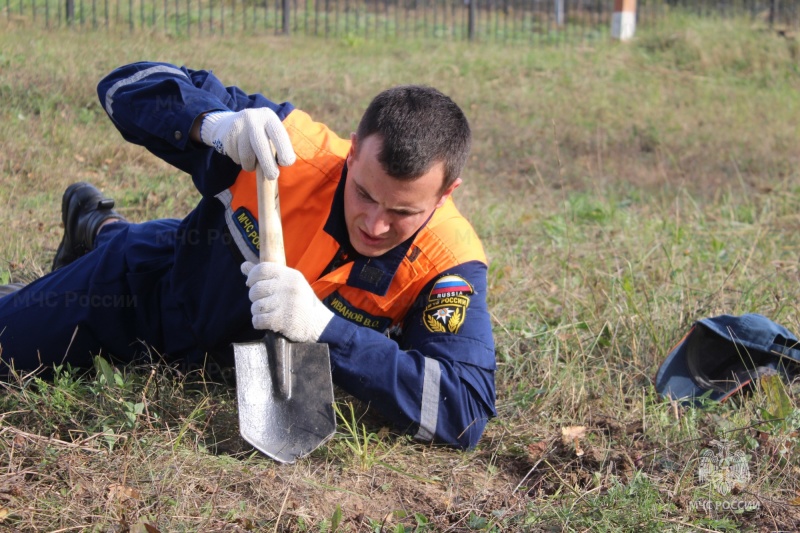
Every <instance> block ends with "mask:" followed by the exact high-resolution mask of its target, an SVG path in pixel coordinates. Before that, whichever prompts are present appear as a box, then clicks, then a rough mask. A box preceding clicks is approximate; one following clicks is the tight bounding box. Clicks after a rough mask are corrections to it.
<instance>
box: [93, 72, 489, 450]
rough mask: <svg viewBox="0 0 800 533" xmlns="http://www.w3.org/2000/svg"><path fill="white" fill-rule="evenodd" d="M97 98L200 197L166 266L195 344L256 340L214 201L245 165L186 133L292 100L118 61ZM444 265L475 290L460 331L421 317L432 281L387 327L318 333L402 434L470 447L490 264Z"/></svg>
mask: <svg viewBox="0 0 800 533" xmlns="http://www.w3.org/2000/svg"><path fill="white" fill-rule="evenodd" d="M98 95H99V98H100V102H101V103H102V105H103V107H104V108H105V110H106V112H107V113H108V115H109V116H110V117H111V119H112V121H113V123H114V124H115V126H116V127H117V129H118V130H119V131H120V133H121V134H122V136H123V137H124V138H125V139H126V140H127V141H129V142H131V143H135V144H138V145H142V146H144V147H145V148H147V150H149V151H150V152H152V153H153V154H155V155H156V156H158V157H159V158H161V159H163V160H164V161H166V162H168V163H170V164H171V165H173V166H175V167H176V168H178V169H180V170H182V171H184V172H186V173H188V174H189V175H191V176H192V179H193V180H194V184H195V186H196V188H197V190H198V191H199V192H200V194H201V195H202V199H201V200H200V202H199V204H198V205H197V207H196V208H195V209H194V210H193V211H192V212H191V213H190V214H189V215H188V216H187V217H186V218H185V219H183V220H182V221H181V222H180V224H179V228H178V230H177V234H176V237H175V242H176V246H175V255H174V257H173V258H172V265H171V268H170V269H169V271H168V272H166V273H165V275H166V276H168V277H169V280H168V283H167V285H168V286H169V292H170V295H171V296H170V298H172V299H174V301H175V304H174V305H173V307H175V306H177V307H178V308H180V309H181V313H182V314H183V318H184V320H185V322H186V323H187V324H188V326H189V327H190V328H191V330H192V335H191V337H192V338H193V340H194V342H195V343H196V344H197V346H198V348H199V349H207V350H212V349H216V348H218V347H219V346H221V345H226V344H230V343H231V342H238V341H242V340H251V339H254V338H258V336H259V335H260V332H256V331H255V330H253V329H252V326H251V325H250V314H249V306H250V302H249V299H248V297H247V290H246V287H245V284H244V278H243V277H242V275H241V273H240V263H241V261H242V256H241V254H240V253H238V252H237V250H236V248H235V247H234V246H231V240H230V235H229V234H228V229H227V227H226V223H225V220H224V218H223V214H222V213H223V209H222V205H221V203H220V202H219V201H218V200H217V199H216V198H215V195H216V194H218V193H220V192H221V191H224V190H225V189H227V188H228V187H230V186H231V184H232V183H233V182H234V181H235V180H236V178H237V176H238V174H239V172H240V170H241V168H240V167H239V166H238V165H237V164H235V163H234V162H233V161H232V160H230V159H229V158H228V157H226V156H222V155H220V154H218V153H217V152H216V151H214V150H213V149H211V148H209V147H206V146H198V145H196V144H195V143H193V142H192V141H190V139H189V131H190V128H191V126H192V123H193V122H194V120H195V119H196V118H197V117H198V116H199V115H200V114H202V113H205V112H208V111H212V110H231V111H239V110H242V109H246V108H252V107H269V108H271V109H272V110H274V111H275V112H276V113H277V114H278V116H279V117H281V119H284V118H285V117H286V116H287V115H288V114H289V113H291V112H292V111H293V109H294V107H293V106H292V104H290V103H282V104H276V103H274V102H271V101H270V100H268V99H266V98H265V97H264V96H262V95H260V94H252V95H248V94H246V93H244V92H243V91H242V90H240V89H238V88H236V87H225V86H224V85H223V84H222V83H221V82H220V81H219V80H218V79H217V78H216V77H215V76H214V75H213V74H212V73H211V72H209V71H204V70H190V69H187V68H185V67H181V68H179V67H176V66H174V65H169V64H165V63H152V62H146V63H135V64H132V65H127V66H124V67H120V68H118V69H116V70H114V71H113V72H112V73H111V74H109V75H108V76H107V77H106V78H105V79H103V80H102V81H101V82H100V84H99V86H98ZM342 179H346V178H342ZM335 201H336V200H335V199H334V202H335ZM330 222H335V221H333V220H330ZM346 235H347V232H346V229H345V228H339V231H334V232H333V236H334V237H335V238H337V239H339V240H341V239H343V238H344V239H346V238H347V237H346ZM342 244H346V243H342ZM377 263H378V264H380V258H378V261H377ZM372 264H373V265H375V264H376V263H375V262H373V263H372ZM290 266H291V265H290ZM137 268H138V267H137ZM389 274H393V273H392V272H389ZM447 274H453V275H457V276H460V277H462V278H464V279H466V280H467V281H468V282H469V283H470V285H471V286H472V287H473V288H474V295H473V296H472V298H471V301H470V303H469V312H468V313H466V319H465V322H464V324H463V326H462V328H461V330H460V332H459V333H458V334H441V333H431V332H430V331H428V330H427V329H426V328H425V327H424V326H423V320H422V314H423V310H424V306H425V303H426V298H425V296H426V295H427V294H428V293H429V292H430V290H431V288H432V286H433V283H431V284H430V285H429V286H428V287H426V288H425V289H424V290H423V291H422V292H421V294H420V298H418V304H416V305H415V306H414V308H413V309H412V311H411V312H410V313H409V316H408V317H407V318H406V320H405V321H404V323H403V327H402V328H401V329H400V330H399V331H396V332H394V333H395V334H394V335H388V334H383V333H380V332H378V331H375V330H372V329H369V328H366V327H363V326H359V325H357V324H355V323H352V322H349V321H348V320H346V319H344V318H342V317H341V316H339V315H336V316H334V318H333V320H332V321H331V323H330V324H329V325H328V327H327V328H326V329H325V331H324V332H323V335H322V337H321V338H320V342H324V343H327V344H328V345H329V348H330V354H331V366H332V371H333V377H334V381H335V383H336V384H337V385H339V386H340V387H342V388H343V389H345V390H346V391H348V392H349V393H351V394H353V395H354V396H356V397H357V398H359V399H361V400H362V401H364V402H367V403H369V404H370V406H372V407H375V408H376V409H378V410H379V411H380V412H381V413H382V414H383V415H384V416H386V417H388V418H390V419H391V420H393V421H394V422H395V423H396V424H398V425H399V427H400V428H401V429H402V430H404V431H405V432H408V433H410V434H412V435H415V436H416V437H418V438H420V439H424V440H430V439H433V440H435V441H437V442H442V443H447V444H452V445H457V446H460V447H464V448H467V447H471V446H474V445H475V444H476V443H477V441H478V439H479V437H480V436H481V434H482V433H483V430H484V427H485V425H486V423H487V421H488V419H489V418H491V417H493V416H495V415H496V412H495V386H494V372H495V355H494V341H493V337H492V331H491V323H490V317H489V313H488V310H487V306H486V286H487V269H486V265H484V264H482V263H479V262H469V263H466V264H461V265H458V266H457V267H455V268H453V269H452V270H450V271H448V272H447ZM411 347H413V348H411Z"/></svg>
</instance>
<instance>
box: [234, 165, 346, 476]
mask: <svg viewBox="0 0 800 533" xmlns="http://www.w3.org/2000/svg"><path fill="white" fill-rule="evenodd" d="M256 168H257V171H256V182H257V191H258V235H259V259H260V261H261V262H265V261H271V262H276V263H280V264H283V265H285V264H286V257H285V253H284V250H283V232H282V230H281V217H280V211H279V204H278V186H277V183H278V181H277V180H268V179H265V178H264V174H263V173H262V171H261V166H260V165H256ZM233 352H234V358H235V365H236V396H237V401H238V406H239V432H240V433H241V435H242V437H243V438H244V440H246V441H247V442H249V443H250V444H252V445H253V447H255V448H256V449H257V450H259V451H260V452H262V453H264V454H266V455H268V456H269V457H271V458H272V459H275V460H276V461H278V462H281V463H293V462H294V461H295V459H297V458H299V457H303V456H304V455H307V454H309V453H311V452H312V451H314V450H315V449H317V447H319V446H320V445H321V444H322V443H324V442H325V441H327V440H328V439H330V438H331V436H333V433H334V431H335V430H336V419H335V417H334V413H333V380H332V378H331V363H330V357H329V353H328V345H327V344H320V343H313V342H303V343H299V342H292V341H289V340H288V339H286V338H285V337H283V336H282V335H280V334H278V333H274V332H271V331H268V332H267V333H266V335H265V336H264V338H263V339H262V340H260V341H256V342H245V343H236V344H234V345H233Z"/></svg>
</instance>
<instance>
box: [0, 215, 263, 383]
mask: <svg viewBox="0 0 800 533" xmlns="http://www.w3.org/2000/svg"><path fill="white" fill-rule="evenodd" d="M180 224H181V221H179V220H172V219H168V220H155V221H151V222H145V223H142V224H129V223H124V222H119V223H112V224H108V225H106V226H104V227H103V228H102V230H101V231H100V233H99V235H98V236H97V239H96V240H97V242H96V243H95V248H94V250H92V251H91V252H89V253H88V254H86V255H84V256H83V257H81V258H79V259H78V260H76V261H75V262H73V263H71V264H69V265H67V266H65V267H62V268H60V269H58V270H56V271H55V272H51V273H49V274H47V275H46V276H44V277H42V278H40V279H38V280H36V281H34V282H33V283H30V284H29V285H27V286H25V287H24V288H22V289H21V290H19V291H17V292H15V293H13V294H10V295H8V296H5V297H3V298H0V350H1V351H0V359H2V361H3V363H5V364H8V365H13V366H14V368H16V369H18V370H29V369H34V368H36V367H38V366H39V365H40V364H41V365H44V366H51V365H53V364H60V363H63V362H69V363H70V364H71V365H73V366H77V367H88V366H91V364H92V359H93V356H95V355H99V354H102V355H105V356H106V357H112V358H114V359H115V360H118V361H122V362H135V361H137V360H143V361H153V360H157V361H164V360H166V361H167V362H175V361H182V362H184V363H185V364H188V365H199V364H202V363H203V361H204V360H205V359H206V357H207V355H208V351H207V350H208V345H209V339H212V340H211V341H210V344H217V346H214V348H215V349H219V350H220V352H219V353H218V354H216V355H217V356H218V357H222V358H223V359H225V358H228V357H229V356H230V354H229V353H227V350H226V346H228V348H229V343H230V342H233V340H232V339H230V338H229V337H228V336H226V335H225V332H221V333H220V335H218V336H216V337H215V336H213V335H212V336H210V337H208V336H206V338H199V337H198V334H197V331H198V328H199V329H201V330H202V329H203V325H202V324H201V323H200V321H199V319H198V317H196V316H195V317H192V316H189V315H188V314H187V311H186V309H185V307H184V306H182V302H181V300H182V294H181V292H180V291H183V290H185V287H187V286H192V284H191V283H188V282H187V281H186V280H185V279H183V278H185V276H179V273H176V272H175V269H174V265H175V263H176V256H177V255H179V254H181V247H182V246H184V245H185V243H183V242H181V239H180V235H181V234H180V232H179V227H180ZM195 252H197V250H195ZM206 252H210V251H209V250H204V251H203V255H205V253H206ZM225 270H230V268H226V269H225ZM197 271H198V272H203V265H199V266H198V269H197ZM204 275H205V276H206V278H210V279H213V276H208V274H207V273H206V274H204ZM236 275H238V276H239V277H241V274H240V273H238V272H237V273H236ZM176 276H178V278H177V279H179V280H180V281H176ZM227 276H228V277H229V278H230V277H232V276H233V275H232V274H227ZM235 282H236V283H237V284H238V285H241V290H242V293H241V294H239V295H238V298H239V299H241V298H242V297H243V299H244V302H245V303H244V304H242V306H237V307H238V308H237V310H236V312H235V313H233V314H234V315H235V316H238V318H235V319H234V318H231V322H230V323H229V324H221V325H220V327H221V328H223V329H224V328H228V330H230V329H231V328H234V329H235V328H237V327H238V325H241V323H242V320H246V324H245V330H247V329H249V324H247V323H249V316H247V315H249V312H247V314H245V313H246V311H245V310H246V309H247V308H248V307H249V301H247V296H246V289H245V286H244V279H243V278H242V279H241V280H240V279H236V280H235ZM176 285H178V286H179V287H180V289H179V291H176V290H175V286H176ZM245 304H246V305H245ZM245 336H246V337H251V336H252V335H245ZM213 339H220V340H221V341H220V342H216V343H215V342H214V340H213ZM226 341H227V342H226ZM229 363H230V361H229V360H226V361H224V364H229Z"/></svg>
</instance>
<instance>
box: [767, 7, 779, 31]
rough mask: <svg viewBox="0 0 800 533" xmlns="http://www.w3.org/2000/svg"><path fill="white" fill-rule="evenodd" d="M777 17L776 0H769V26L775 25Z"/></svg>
mask: <svg viewBox="0 0 800 533" xmlns="http://www.w3.org/2000/svg"><path fill="white" fill-rule="evenodd" d="M777 18H778V0H771V1H770V3H769V27H770V28H772V27H773V26H774V25H775V21H776V20H777Z"/></svg>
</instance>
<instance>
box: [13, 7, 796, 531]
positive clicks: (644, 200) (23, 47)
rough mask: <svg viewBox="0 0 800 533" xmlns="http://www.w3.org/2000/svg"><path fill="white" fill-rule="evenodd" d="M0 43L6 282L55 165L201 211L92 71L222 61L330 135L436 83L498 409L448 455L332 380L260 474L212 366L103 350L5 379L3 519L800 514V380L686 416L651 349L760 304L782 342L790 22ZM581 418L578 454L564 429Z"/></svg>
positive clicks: (357, 522)
mask: <svg viewBox="0 0 800 533" xmlns="http://www.w3.org/2000/svg"><path fill="white" fill-rule="evenodd" d="M0 50H2V52H0V96H1V97H2V101H3V106H2V107H0V144H2V146H3V150H2V151H0V206H2V209H0V227H2V228H3V230H4V232H3V239H2V241H1V242H0V279H10V280H22V281H26V280H30V279H32V278H33V277H36V276H38V275H40V274H42V273H43V272H46V271H47V270H48V268H49V264H50V261H51V259H52V255H53V253H54V251H55V248H56V245H57V244H58V241H59V239H60V235H61V231H62V230H61V228H60V227H59V216H60V215H59V207H58V206H59V205H60V196H61V193H62V191H63V189H64V187H65V186H66V185H67V184H69V183H70V182H72V181H74V180H77V179H88V180H90V181H92V182H94V183H96V184H97V185H99V186H101V187H102V188H103V189H104V190H105V191H106V192H107V193H108V194H109V195H112V196H113V197H115V198H117V199H118V200H119V203H120V204H121V205H122V206H123V209H124V212H125V215H126V216H127V217H129V218H130V219H131V220H134V221H138V220H145V219H149V218H154V217H161V216H181V215H183V214H184V213H186V212H188V211H189V210H190V209H191V207H192V206H193V204H194V203H195V202H196V201H197V193H196V192H195V191H194V189H193V187H192V185H191V182H190V180H189V179H188V178H187V177H186V176H182V175H180V174H179V173H177V172H176V171H174V170H172V169H171V168H169V167H167V166H166V165H164V164H162V163H161V162H159V161H158V160H156V159H155V158H154V157H152V156H151V155H149V154H147V153H146V152H145V151H144V150H142V149H141V148H139V147H135V146H131V145H128V144H126V143H125V142H124V141H123V140H122V139H121V137H120V136H119V134H118V133H117V132H116V131H115V130H114V129H113V127H112V125H111V124H110V122H109V120H108V119H107V118H106V117H105V115H104V113H103V111H102V109H101V107H100V106H99V104H98V102H97V98H96V96H95V92H94V87H95V84H96V83H97V81H98V80H99V78H100V77H102V76H103V75H104V74H105V73H107V72H108V71H110V70H111V69H113V68H114V67H116V66H118V65H119V64H122V63H125V62H128V61H134V60H140V59H159V60H165V61H171V62H175V63H178V64H186V65H189V66H193V67H197V68H213V69H214V71H215V73H216V74H217V75H218V76H219V77H220V78H221V79H223V80H224V81H225V82H226V83H229V84H236V85H239V86H240V87H244V88H245V89H247V90H248V91H251V92H254V91H263V92H264V93H265V94H267V95H269V96H271V97H273V98H275V99H277V100H290V101H292V102H294V103H296V104H298V105H299V106H300V107H302V108H303V109H305V110H307V111H309V112H310V113H311V114H312V116H315V117H317V118H318V119H319V120H322V121H323V122H326V123H328V124H331V125H333V126H334V127H335V128H336V129H337V130H338V131H339V132H340V133H341V134H342V135H346V134H348V133H349V132H350V131H352V130H353V129H355V126H356V122H357V120H358V118H359V116H360V113H361V111H362V110H363V108H364V107H365V106H366V104H367V103H368V101H369V99H370V98H371V96H373V95H374V94H375V93H376V92H378V91H379V90H380V89H382V88H385V87H387V86H389V85H393V84H398V83H406V82H419V83H428V84H432V85H435V86H437V87H439V88H441V89H442V90H443V91H444V92H446V93H448V94H450V95H452V96H453V98H454V99H455V100H456V101H457V102H459V103H460V104H461V105H462V106H463V107H464V109H465V110H466V112H467V114H468V117H469V119H470V121H471V124H472V126H473V129H474V135H475V143H474V144H475V147H474V151H473V155H472V159H471V161H470V163H469V165H468V168H467V170H466V173H465V175H464V178H465V185H464V186H463V187H462V188H461V189H459V191H458V192H457V194H456V199H457V203H458V204H459V206H460V208H461V209H462V211H463V212H465V213H466V214H467V215H468V216H469V218H470V219H471V220H472V221H473V223H474V225H475V227H476V229H477V231H478V233H479V234H480V235H481V237H482V238H483V241H484V244H485V247H486V250H487V253H488V255H489V257H490V259H491V267H490V280H489V282H490V293H489V299H490V301H489V303H490V308H491V310H492V316H493V321H494V322H493V324H494V331H495V337H496V340H497V347H498V349H497V357H498V364H499V368H498V372H497V386H498V410H499V414H500V416H499V417H498V418H497V419H495V420H493V421H492V422H490V424H489V425H488V427H487V431H486V434H485V436H484V438H483V439H482V441H481V443H480V444H479V446H478V447H477V449H475V450H473V451H469V452H457V451H453V450H449V449H444V448H439V447H431V446H426V445H422V444H419V443H415V442H413V441H411V440H410V439H408V438H406V437H403V436H398V435H395V434H394V433H393V432H392V431H391V430H390V429H388V428H386V427H384V424H383V421H382V419H381V418H380V417H379V416H378V415H377V414H376V413H374V412H371V411H369V410H368V409H366V408H365V406H363V405H358V404H354V403H352V399H349V398H347V397H344V396H343V395H341V394H340V393H338V392H337V405H338V406H339V408H340V412H341V413H342V414H343V416H341V417H340V424H339V431H340V433H338V434H337V435H336V437H335V438H334V439H333V440H332V441H330V442H329V443H327V444H326V445H325V446H323V447H322V448H320V449H319V450H317V451H315V452H314V453H313V454H312V455H311V456H310V457H309V458H307V459H304V460H302V461H300V462H298V463H297V464H296V465H293V466H279V465H276V464H273V463H272V462H270V461H269V460H268V459H266V458H264V457H263V456H260V455H259V454H258V453H255V452H254V451H253V450H252V448H249V447H248V446H247V445H246V444H245V443H243V442H242V441H241V439H239V438H238V436H237V419H236V411H235V395H234V394H233V391H231V390H230V389H229V388H226V387H224V386H222V385H220V384H216V383H211V382H209V380H208V379H207V378H206V377H205V376H203V375H202V374H199V373H198V374H196V375H190V376H186V375H181V374H179V373H176V372H174V371H173V370H171V369H168V368H164V367H153V368H124V367H123V368H116V369H114V368H111V367H108V366H107V365H106V366H104V365H103V364H102V363H101V362H98V364H97V368H96V369H89V370H88V371H87V372H83V371H77V370H74V369H70V368H69V367H66V366H65V367H62V368H61V369H59V371H58V372H57V373H56V376H55V378H53V379H51V380H45V379H41V378H40V377H38V376H36V375H20V376H17V377H16V378H12V379H10V380H9V381H8V382H7V383H5V384H3V385H2V387H3V392H2V394H0V403H2V405H0V413H2V414H0V526H2V527H3V528H8V529H9V530H12V531H13V530H17V531H70V530H74V531H79V530H80V531H144V530H147V529H146V526H145V524H147V525H149V526H150V527H151V528H155V529H157V530H159V531H170V532H172V531H244V530H252V531H475V530H477V531H704V530H705V531H738V530H746V531H773V530H794V529H796V527H797V524H798V523H800V511H799V510H798V507H797V505H796V504H797V497H798V491H800V483H799V482H798V479H800V476H798V473H799V471H798V468H800V463H798V460H797V451H798V444H797V439H798V430H799V429H800V422H798V405H797V392H798V391H797V388H796V387H795V388H791V387H788V386H786V387H783V386H781V388H780V390H781V391H783V392H784V395H783V396H782V395H780V394H778V393H777V392H776V389H775V387H772V386H771V387H769V388H767V389H757V390H755V391H753V393H752V394H751V395H748V396H747V397H742V398H737V399H735V400H734V401H732V402H730V403H726V404H722V405H720V404H715V403H713V402H708V403H707V404H706V405H705V406H704V407H703V408H700V409H685V408H682V407H679V406H677V405H672V404H669V403H665V402H662V401H660V400H659V399H658V398H657V397H656V394H655V391H654V390H653V376H654V374H655V372H656V369H657V368H658V365H659V363H660V361H662V360H663V358H664V357H665V356H666V354H667V353H668V352H669V350H670V349H671V347H672V346H673V345H674V344H675V343H676V342H677V341H678V340H679V339H680V338H681V337H682V336H683V334H685V332H686V331H687V330H688V328H689V327H690V326H691V324H692V323H693V322H694V321H695V320H698V319H701V318H704V317H708V316H715V315H718V314H723V313H729V314H742V313H745V312H759V313H762V314H764V315H767V316H769V317H770V318H772V319H773V320H775V321H776V322H778V323H780V324H782V325H784V326H786V327H787V328H788V329H789V330H790V331H793V332H795V333H798V332H800V310H799V309H798V304H797V302H798V292H799V291H800V289H798V287H799V286H800V285H798V276H799V275H800V273H799V271H798V261H797V250H799V249H800V232H798V231H797V230H798V227H799V226H800V218H799V217H798V214H797V213H798V212H800V186H798V183H800V181H799V180H798V178H800V171H799V170H798V169H800V151H798V136H797V124H800V92H799V91H798V88H800V70H799V69H800V62H799V61H800V57H798V53H797V43H796V41H793V40H791V38H785V37H783V36H781V35H778V34H775V33H771V32H769V31H767V30H766V29H765V28H763V27H760V26H758V25H752V24H751V23H750V22H749V21H745V22H741V21H724V22H723V21H698V20H693V19H690V18H680V19H675V20H674V21H673V23H672V24H666V25H664V26H661V27H660V28H658V29H652V30H648V31H641V32H639V34H638V36H637V38H636V40H635V41H634V42H632V43H629V44H627V45H624V46H623V45H619V44H614V43H595V44H594V45H592V46H576V47H557V48H548V47H536V48H532V49H528V48H523V47H501V46H493V45H481V46H473V45H468V44H463V43H442V42H431V41H421V42H417V43H409V42H404V43H373V42H369V43H367V42H357V41H353V40H342V41H338V40H327V41H323V40H313V39H303V38H292V39H281V38H272V37H263V36H262V37H242V38H239V39H232V38H228V37H225V38H220V37H217V38H213V39H192V40H187V39H180V38H174V37H165V36H159V35H147V36H138V37H137V36H132V37H130V36H117V35H114V34H106V33H104V32H99V33H92V32H87V33H75V32H67V31H58V32H53V31H51V32H42V31H39V30H36V29H30V28H29V29H18V28H16V29H15V28H8V30H7V31H6V30H4V31H3V32H2V33H0ZM1 341H2V337H1V336H0V347H1V346H2V342H1ZM787 402H788V403H787ZM776 413H777V414H778V415H783V416H776ZM775 418H778V419H779V420H775ZM578 426H583V427H584V428H585V434H584V436H583V437H581V438H580V439H579V440H578V442H577V446H578V447H579V448H580V451H581V452H583V453H582V454H580V455H579V454H578V448H576V442H574V441H571V440H569V439H563V438H562V436H561V435H562V428H570V427H572V428H574V427H578ZM721 439H727V440H731V441H733V442H734V443H735V445H736V446H737V447H738V448H739V449H741V450H744V451H745V453H746V454H747V460H748V466H749V471H750V474H751V477H750V480H749V482H748V484H747V486H746V487H743V488H742V489H740V490H738V491H737V492H738V493H737V494H734V495H732V496H731V498H733V500H732V501H749V502H756V503H757V509H756V510H749V511H746V512H743V511H741V510H736V509H734V510H731V509H725V508H724V505H723V504H724V503H725V501H726V500H724V499H723V498H722V497H721V496H720V495H719V494H717V493H716V492H715V491H714V490H713V489H712V488H711V487H708V486H704V485H702V484H701V483H700V482H699V480H698V476H697V472H698V464H699V456H700V453H701V452H702V451H703V450H704V449H706V448H713V446H712V445H711V441H712V440H721ZM727 501H728V504H729V505H728V507H730V501H731V500H727ZM698 502H700V503H701V504H703V503H704V502H711V503H713V504H715V505H716V504H718V505H716V507H713V506H712V507H708V506H707V508H702V507H698ZM152 530H153V529H150V531H152Z"/></svg>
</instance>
